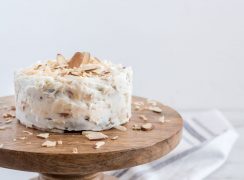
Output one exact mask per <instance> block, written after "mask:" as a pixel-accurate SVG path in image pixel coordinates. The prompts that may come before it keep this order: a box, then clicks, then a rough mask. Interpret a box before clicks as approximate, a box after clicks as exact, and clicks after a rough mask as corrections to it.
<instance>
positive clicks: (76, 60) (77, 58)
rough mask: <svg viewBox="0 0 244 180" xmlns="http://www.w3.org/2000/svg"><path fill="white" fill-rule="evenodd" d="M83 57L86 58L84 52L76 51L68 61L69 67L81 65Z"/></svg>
mask: <svg viewBox="0 0 244 180" xmlns="http://www.w3.org/2000/svg"><path fill="white" fill-rule="evenodd" d="M83 58H84V55H83V53H81V52H76V53H75V54H74V56H73V57H72V58H71V60H70V61H69V62H68V66H69V68H74V67H77V68H78V67H80V65H81V63H82V60H83Z"/></svg>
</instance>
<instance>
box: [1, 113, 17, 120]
mask: <svg viewBox="0 0 244 180" xmlns="http://www.w3.org/2000/svg"><path fill="white" fill-rule="evenodd" d="M3 118H5V119H6V118H15V115H13V114H10V113H5V114H3Z"/></svg>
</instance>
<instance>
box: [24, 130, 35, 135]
mask: <svg viewBox="0 0 244 180" xmlns="http://www.w3.org/2000/svg"><path fill="white" fill-rule="evenodd" d="M23 133H26V134H28V135H33V133H32V132H30V131H23Z"/></svg>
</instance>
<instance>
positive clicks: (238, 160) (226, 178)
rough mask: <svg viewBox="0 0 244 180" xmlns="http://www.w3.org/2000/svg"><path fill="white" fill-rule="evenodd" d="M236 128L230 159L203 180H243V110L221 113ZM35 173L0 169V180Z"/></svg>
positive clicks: (33, 174) (22, 178)
mask: <svg viewBox="0 0 244 180" xmlns="http://www.w3.org/2000/svg"><path fill="white" fill-rule="evenodd" d="M222 112H223V113H224V115H225V116H226V117H227V118H228V119H229V120H230V122H231V123H232V124H233V126H234V127H235V128H236V130H237V132H238V133H239V135H240V137H239V139H238V140H237V142H236V144H235V146H234V148H233V150H232V152H231V155H230V157H229V158H228V160H227V161H226V163H225V164H224V165H223V166H222V167H221V168H220V169H218V170H217V171H216V172H214V173H213V174H211V175H210V176H209V177H207V178H206V179H205V180H243V179H244V169H243V168H244V110H243V111H241V110H225V111H222ZM35 175H36V174H35V173H27V172H21V171H13V170H8V169H3V168H0V179H4V180H15V179H18V180H27V179H29V178H31V177H33V176H35Z"/></svg>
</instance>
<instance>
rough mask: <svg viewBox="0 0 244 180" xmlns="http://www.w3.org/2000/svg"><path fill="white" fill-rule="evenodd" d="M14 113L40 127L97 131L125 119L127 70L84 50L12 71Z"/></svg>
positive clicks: (129, 71)
mask: <svg viewBox="0 0 244 180" xmlns="http://www.w3.org/2000/svg"><path fill="white" fill-rule="evenodd" d="M14 83H15V101H16V117H17V119H18V120H19V121H20V123H21V124H24V125H25V126H27V127H32V128H37V129H40V130H44V131H51V132H56V131H61V132H63V131H64V130H67V131H82V130H91V131H101V130H106V129H110V128H112V127H116V126H119V125H122V124H125V123H127V122H128V121H129V119H130V117H131V94H132V69H131V68H130V67H124V66H122V65H116V64H113V63H111V62H108V61H101V60H99V59H97V58H95V57H93V56H91V55H90V54H89V53H87V52H77V53H75V54H74V56H73V57H72V58H71V59H65V58H64V57H63V56H62V55H61V54H58V55H57V57H56V59H55V60H48V61H46V62H43V63H37V64H35V65H33V66H32V67H29V68H25V69H22V70H19V71H16V72H15V77H14Z"/></svg>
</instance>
